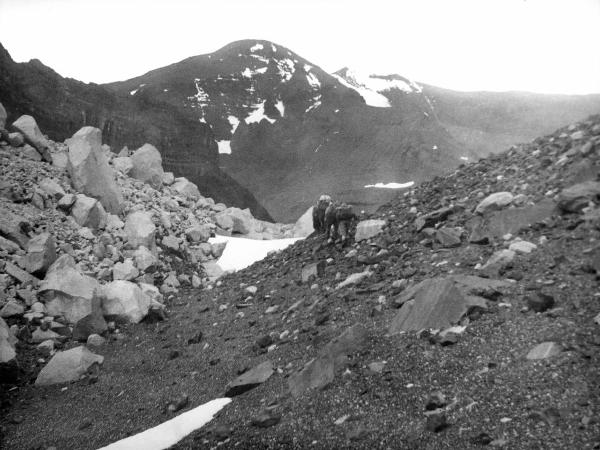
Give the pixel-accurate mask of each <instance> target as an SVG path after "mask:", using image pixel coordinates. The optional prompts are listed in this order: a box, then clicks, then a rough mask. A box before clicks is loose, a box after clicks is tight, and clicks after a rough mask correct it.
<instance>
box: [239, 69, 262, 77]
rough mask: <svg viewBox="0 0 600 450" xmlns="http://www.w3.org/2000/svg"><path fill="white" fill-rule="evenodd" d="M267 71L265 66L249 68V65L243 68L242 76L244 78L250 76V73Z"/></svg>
mask: <svg viewBox="0 0 600 450" xmlns="http://www.w3.org/2000/svg"><path fill="white" fill-rule="evenodd" d="M266 72H267V67H261V68H260V69H255V70H251V69H250V67H246V68H245V69H244V71H243V72H242V76H243V77H244V78H252V75H255V74H257V73H261V74H263V73H266Z"/></svg>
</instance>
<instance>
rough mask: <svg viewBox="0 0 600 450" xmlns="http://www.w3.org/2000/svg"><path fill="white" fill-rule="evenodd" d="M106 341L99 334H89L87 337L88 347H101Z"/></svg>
mask: <svg viewBox="0 0 600 450" xmlns="http://www.w3.org/2000/svg"><path fill="white" fill-rule="evenodd" d="M105 343H106V339H105V338H103V337H102V336H100V335H99V334H95V333H94V334H90V335H89V336H88V338H87V345H88V347H101V346H103V345H104V344H105Z"/></svg>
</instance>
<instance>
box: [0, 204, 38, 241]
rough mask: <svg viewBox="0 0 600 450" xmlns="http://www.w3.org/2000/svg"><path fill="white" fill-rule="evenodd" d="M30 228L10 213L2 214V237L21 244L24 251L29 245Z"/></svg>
mask: <svg viewBox="0 0 600 450" xmlns="http://www.w3.org/2000/svg"><path fill="white" fill-rule="evenodd" d="M30 228H31V226H30V225H29V223H28V222H26V221H24V220H22V219H21V217H20V216H18V215H16V214H13V213H11V212H10V211H3V212H2V214H0V236H3V237H4V238H6V239H8V240H10V241H13V242H15V243H17V244H19V247H21V248H22V249H26V248H27V244H28V243H29V236H27V233H28V231H29V229H30Z"/></svg>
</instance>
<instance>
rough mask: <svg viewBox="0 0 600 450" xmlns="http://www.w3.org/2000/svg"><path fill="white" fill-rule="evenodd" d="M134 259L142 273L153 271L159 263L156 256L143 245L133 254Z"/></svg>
mask: <svg viewBox="0 0 600 450" xmlns="http://www.w3.org/2000/svg"><path fill="white" fill-rule="evenodd" d="M133 258H134V260H135V266H136V267H137V268H138V269H139V271H140V272H142V273H145V272H149V271H151V270H152V269H153V268H154V267H156V264H157V263H158V260H157V258H156V257H155V256H154V254H153V253H152V252H151V251H150V250H148V249H147V248H146V247H144V246H143V245H142V246H140V247H138V248H137V250H136V251H135V252H134V253H133Z"/></svg>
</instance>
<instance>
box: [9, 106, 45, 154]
mask: <svg viewBox="0 0 600 450" xmlns="http://www.w3.org/2000/svg"><path fill="white" fill-rule="evenodd" d="M12 126H13V128H15V129H16V130H17V131H19V132H20V133H21V134H22V135H23V137H24V138H25V142H27V143H28V144H30V145H32V146H33V147H34V148H35V149H36V150H37V151H38V153H39V154H40V155H41V156H42V159H43V160H44V161H46V162H50V163H51V162H52V155H51V154H50V144H49V142H48V140H47V139H46V138H45V136H44V135H43V134H42V132H41V131H40V129H39V127H38V125H37V123H36V121H35V119H34V118H33V117H31V116H27V115H24V116H21V117H19V118H18V119H17V120H15V121H14V122H13V124H12Z"/></svg>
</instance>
